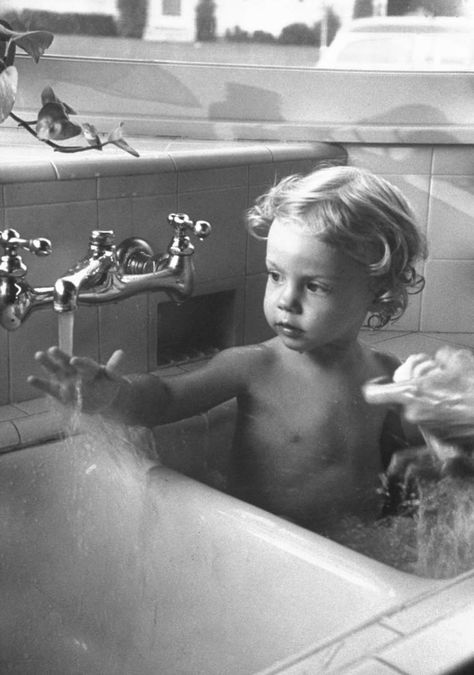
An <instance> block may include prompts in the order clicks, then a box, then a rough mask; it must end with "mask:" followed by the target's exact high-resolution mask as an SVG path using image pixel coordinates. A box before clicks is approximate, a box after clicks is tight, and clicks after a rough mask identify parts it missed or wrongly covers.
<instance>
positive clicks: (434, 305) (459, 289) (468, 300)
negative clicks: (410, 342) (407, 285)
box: [421, 260, 474, 333]
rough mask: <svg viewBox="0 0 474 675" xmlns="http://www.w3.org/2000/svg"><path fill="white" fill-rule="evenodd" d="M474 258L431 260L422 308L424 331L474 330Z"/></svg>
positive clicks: (461, 331) (453, 331) (427, 269)
mask: <svg viewBox="0 0 474 675" xmlns="http://www.w3.org/2000/svg"><path fill="white" fill-rule="evenodd" d="M473 295H474V260H473V261H468V260H431V261H429V262H428V263H427V264H426V287H425V289H424V291H423V299H422V307H421V330H423V331H430V332H447V333H450V332H451V333H456V332H458V333H472V332H474V314H473V310H472V304H473Z"/></svg>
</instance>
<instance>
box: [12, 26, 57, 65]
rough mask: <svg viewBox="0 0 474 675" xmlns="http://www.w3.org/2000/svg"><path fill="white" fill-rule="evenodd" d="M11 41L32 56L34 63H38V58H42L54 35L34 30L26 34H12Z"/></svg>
mask: <svg viewBox="0 0 474 675" xmlns="http://www.w3.org/2000/svg"><path fill="white" fill-rule="evenodd" d="M12 40H14V42H16V44H17V45H18V46H19V47H21V48H22V49H24V51H25V52H26V53H27V54H29V55H30V56H32V57H33V59H34V61H35V63H38V61H39V59H40V56H43V54H44V53H45V51H46V50H47V49H48V47H49V46H50V45H51V43H52V41H53V40H54V35H53V34H52V33H49V32H48V31H46V30H34V31H29V32H28V33H14V35H13V36H12Z"/></svg>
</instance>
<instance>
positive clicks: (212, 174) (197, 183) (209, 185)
mask: <svg viewBox="0 0 474 675" xmlns="http://www.w3.org/2000/svg"><path fill="white" fill-rule="evenodd" d="M247 182H248V167H247V166H233V167H216V168H210V169H195V170H191V171H180V173H179V174H178V193H180V194H182V193H184V192H194V191H196V190H198V191H199V190H210V189H214V190H218V189H220V188H229V187H242V186H244V185H245V186H246V185H247Z"/></svg>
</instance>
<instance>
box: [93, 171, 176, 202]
mask: <svg viewBox="0 0 474 675" xmlns="http://www.w3.org/2000/svg"><path fill="white" fill-rule="evenodd" d="M170 167H171V165H170ZM177 184H178V179H177V174H176V172H175V171H166V172H162V173H151V174H144V175H140V174H132V175H129V176H102V177H100V178H98V197H99V199H112V198H117V197H139V196H144V195H159V194H173V193H175V192H176V189H177Z"/></svg>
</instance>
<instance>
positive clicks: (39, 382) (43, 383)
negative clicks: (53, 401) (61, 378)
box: [27, 375, 57, 396]
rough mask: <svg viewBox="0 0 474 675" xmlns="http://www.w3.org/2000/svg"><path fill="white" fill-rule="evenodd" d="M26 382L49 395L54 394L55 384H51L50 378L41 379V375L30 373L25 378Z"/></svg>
mask: <svg viewBox="0 0 474 675" xmlns="http://www.w3.org/2000/svg"><path fill="white" fill-rule="evenodd" d="M27 382H28V384H31V386H32V387H35V388H36V389H40V391H44V392H45V393H46V394H50V395H51V396H55V395H56V390H57V385H54V386H53V384H52V382H51V381H50V380H43V379H42V378H41V377H36V376H35V375H30V376H29V377H28V378H27Z"/></svg>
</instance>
